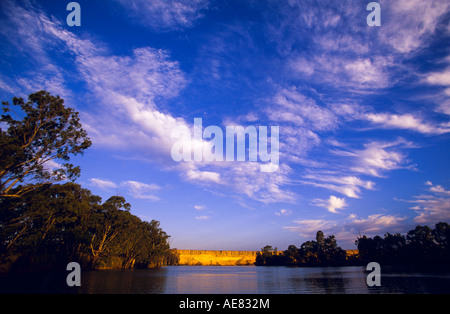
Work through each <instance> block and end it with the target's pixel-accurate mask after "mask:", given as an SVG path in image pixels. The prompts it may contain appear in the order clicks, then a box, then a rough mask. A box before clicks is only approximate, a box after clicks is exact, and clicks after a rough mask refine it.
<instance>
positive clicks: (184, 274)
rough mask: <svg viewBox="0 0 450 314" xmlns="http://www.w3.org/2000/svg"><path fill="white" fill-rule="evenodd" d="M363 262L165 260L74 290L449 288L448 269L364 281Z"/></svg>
mask: <svg viewBox="0 0 450 314" xmlns="http://www.w3.org/2000/svg"><path fill="white" fill-rule="evenodd" d="M367 275H368V272H366V271H365V268H364V267H314V268H304V267H302V268H292V267H256V266H243V267H226V266H170V267H164V268H160V269H150V270H131V271H91V272H85V273H83V277H82V286H81V287H80V288H79V293H182V294H184V293H200V294H201V293H230V294H247V293H258V294H259V293H269V294H270V293H272V294H277V293H341V294H342V293H450V274H436V273H435V274H433V273H414V272H409V273H403V272H388V273H383V271H382V274H381V286H380V287H368V286H367V284H366V277H367Z"/></svg>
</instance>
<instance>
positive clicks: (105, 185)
mask: <svg viewBox="0 0 450 314" xmlns="http://www.w3.org/2000/svg"><path fill="white" fill-rule="evenodd" d="M89 182H90V183H91V184H92V185H93V186H95V187H98V188H100V189H102V190H108V189H116V188H117V187H118V185H117V184H116V183H114V182H113V181H111V180H107V179H99V178H91V179H89Z"/></svg>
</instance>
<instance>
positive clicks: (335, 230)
mask: <svg viewBox="0 0 450 314" xmlns="http://www.w3.org/2000/svg"><path fill="white" fill-rule="evenodd" d="M405 219H406V217H399V216H396V215H387V214H373V215H369V216H367V218H358V217H357V216H356V215H354V214H352V215H349V216H348V217H347V218H346V219H345V220H342V221H336V220H324V219H299V220H294V221H293V223H294V224H295V225H294V226H286V227H283V229H286V230H289V231H292V232H295V233H297V234H298V235H299V236H301V237H305V238H308V239H314V238H315V235H316V233H317V231H319V230H321V231H322V232H323V233H324V234H329V235H331V234H333V235H335V236H336V238H337V239H338V240H339V241H347V242H353V241H355V240H356V239H357V237H358V236H360V235H362V234H365V235H367V236H374V235H377V234H378V235H383V234H384V233H386V232H401V230H400V229H403V227H402V226H401V223H402V222H403V221H404V220H405Z"/></svg>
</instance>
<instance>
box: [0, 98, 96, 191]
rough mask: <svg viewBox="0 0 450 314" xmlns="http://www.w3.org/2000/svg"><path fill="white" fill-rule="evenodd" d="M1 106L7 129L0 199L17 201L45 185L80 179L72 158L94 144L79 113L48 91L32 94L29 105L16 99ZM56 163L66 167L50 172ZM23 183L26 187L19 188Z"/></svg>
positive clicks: (1, 139)
mask: <svg viewBox="0 0 450 314" xmlns="http://www.w3.org/2000/svg"><path fill="white" fill-rule="evenodd" d="M2 104H3V108H2V109H3V115H2V116H1V118H0V123H2V124H3V125H6V126H7V129H6V130H3V129H0V147H1V150H0V197H16V198H17V197H20V196H22V195H23V194H25V193H26V192H28V191H30V190H31V189H33V188H37V187H39V186H41V185H43V184H46V183H52V182H58V181H61V180H64V179H69V180H74V179H76V178H77V177H78V176H79V173H80V169H79V167H75V166H73V165H72V164H70V163H69V161H70V157H71V155H78V154H83V152H84V150H85V149H87V148H88V147H89V146H90V145H91V141H90V140H89V138H88V136H87V133H86V131H85V130H83V129H82V127H81V124H80V122H79V117H78V112H76V111H75V110H74V109H72V108H66V107H65V106H64V100H63V99H61V98H60V97H59V96H56V97H55V96H52V95H50V94H49V93H48V92H46V91H40V92H37V93H34V94H30V95H29V96H28V101H27V102H25V101H24V100H23V99H22V98H17V97H14V98H13V100H12V106H11V105H10V104H9V103H8V102H2ZM55 159H56V160H59V161H61V162H63V164H61V165H59V167H57V169H54V170H51V169H48V168H51V167H49V164H48V162H50V161H52V160H55ZM53 165H57V163H53ZM46 168H47V169H46ZM23 182H26V183H27V185H26V186H19V184H21V183H23Z"/></svg>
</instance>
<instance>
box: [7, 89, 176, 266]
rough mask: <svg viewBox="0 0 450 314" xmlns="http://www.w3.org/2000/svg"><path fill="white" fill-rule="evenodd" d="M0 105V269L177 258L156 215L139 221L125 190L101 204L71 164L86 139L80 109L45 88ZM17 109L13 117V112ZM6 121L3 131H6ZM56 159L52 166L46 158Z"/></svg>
mask: <svg viewBox="0 0 450 314" xmlns="http://www.w3.org/2000/svg"><path fill="white" fill-rule="evenodd" d="M2 104H3V115H2V116H1V118H0V123H1V124H0V125H1V126H2V127H3V128H2V129H0V148H1V149H0V270H8V269H11V268H12V269H14V268H15V269H42V268H52V267H54V266H55V265H59V264H61V265H64V267H65V265H66V264H67V263H68V262H71V261H77V262H79V263H81V264H82V265H83V267H93V268H101V267H111V266H112V265H114V267H120V268H131V267H135V266H140V267H149V266H159V265H164V264H167V263H176V261H177V260H176V257H175V256H174V254H173V253H172V252H171V251H170V250H169V243H168V239H169V236H168V235H167V234H166V233H165V232H164V231H163V230H162V229H161V228H160V227H159V222H158V221H155V220H152V221H151V222H146V221H141V220H140V219H139V218H138V217H136V216H134V215H132V214H131V213H130V207H131V206H130V204H128V203H127V202H126V200H125V199H124V198H123V197H120V196H112V197H110V198H109V199H108V200H107V201H106V202H104V203H101V198H100V197H99V196H96V195H93V194H92V193H91V191H89V190H87V189H84V188H82V187H81V186H80V185H78V184H75V183H72V182H69V183H66V184H62V185H58V184H55V183H56V182H58V181H61V180H70V181H73V180H75V179H76V178H77V177H78V176H79V174H80V169H79V167H75V166H73V165H72V164H70V163H69V161H70V158H71V156H72V155H78V154H83V152H84V150H86V149H87V148H88V147H89V146H90V145H91V141H90V140H89V138H88V136H87V133H86V131H85V130H83V129H82V126H81V124H80V122H79V118H78V112H76V111H75V110H74V109H72V108H66V107H65V106H64V100H63V99H61V98H60V97H59V96H56V97H55V96H52V95H50V94H49V93H47V92H45V91H40V92H37V93H34V94H31V95H29V97H28V101H27V102H24V100H23V99H22V98H17V97H14V98H13V105H12V106H11V105H10V104H9V103H7V102H2ZM13 116H14V117H13ZM5 126H6V130H5ZM53 160H58V161H62V162H64V163H63V164H58V163H56V162H53V166H57V167H56V168H57V169H55V170H51V169H49V168H54V167H50V166H49V162H51V161H53Z"/></svg>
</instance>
